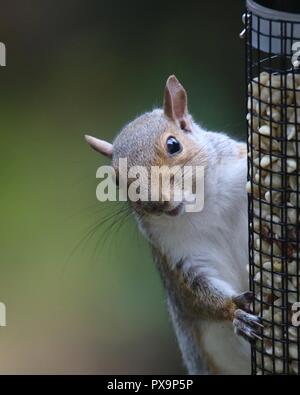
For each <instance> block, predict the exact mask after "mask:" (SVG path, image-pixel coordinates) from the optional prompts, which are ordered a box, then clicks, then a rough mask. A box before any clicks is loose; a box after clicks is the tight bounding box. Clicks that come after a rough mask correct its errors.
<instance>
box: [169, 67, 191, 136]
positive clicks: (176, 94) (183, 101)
mask: <svg viewBox="0 0 300 395" xmlns="http://www.w3.org/2000/svg"><path fill="white" fill-rule="evenodd" d="M187 102H188V100H187V94H186V91H185V89H184V87H183V86H182V85H181V83H180V82H179V81H178V79H177V78H176V77H175V75H171V76H170V77H169V78H168V80H167V84H166V88H165V97H164V113H165V115H166V116H167V117H168V118H170V119H172V120H173V121H175V122H176V123H178V124H179V125H180V127H181V129H187V128H188V127H187V126H188V124H189V121H188V104H187Z"/></svg>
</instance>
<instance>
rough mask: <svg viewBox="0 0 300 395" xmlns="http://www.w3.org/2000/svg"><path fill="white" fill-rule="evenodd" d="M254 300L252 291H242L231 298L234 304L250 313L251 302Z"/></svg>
mask: <svg viewBox="0 0 300 395" xmlns="http://www.w3.org/2000/svg"><path fill="white" fill-rule="evenodd" d="M253 300H254V294H253V292H250V291H248V292H244V293H243V294H241V295H238V296H236V297H234V298H233V301H234V303H235V304H236V306H237V307H238V308H239V309H241V310H245V311H247V313H251V304H252V302H253Z"/></svg>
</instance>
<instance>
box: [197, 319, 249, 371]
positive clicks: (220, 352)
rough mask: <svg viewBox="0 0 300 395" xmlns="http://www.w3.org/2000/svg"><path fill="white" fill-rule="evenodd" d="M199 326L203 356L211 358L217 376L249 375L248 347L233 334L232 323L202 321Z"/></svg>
mask: <svg viewBox="0 0 300 395" xmlns="http://www.w3.org/2000/svg"><path fill="white" fill-rule="evenodd" d="M199 326H200V328H199V329H200V331H201V338H202V348H203V349H204V354H205V355H208V356H210V357H211V358H212V362H213V364H214V365H215V367H216V370H217V372H218V374H221V375H249V374H250V373H251V364H250V361H251V358H250V345H249V344H248V343H247V342H246V341H245V340H244V339H242V338H241V337H238V336H236V335H235V334H234V332H233V329H232V323H230V322H212V321H202V322H201V323H200V324H199Z"/></svg>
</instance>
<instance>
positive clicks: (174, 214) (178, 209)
mask: <svg viewBox="0 0 300 395" xmlns="http://www.w3.org/2000/svg"><path fill="white" fill-rule="evenodd" d="M182 209H183V203H180V204H179V205H178V206H177V207H175V208H174V209H172V210H170V211H165V214H167V215H169V216H170V217H177V216H178V215H179V214H181V212H182Z"/></svg>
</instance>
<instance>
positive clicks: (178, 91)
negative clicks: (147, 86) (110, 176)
mask: <svg viewBox="0 0 300 395" xmlns="http://www.w3.org/2000/svg"><path fill="white" fill-rule="evenodd" d="M197 135H198V136H199V127H198V126H197V125H196V124H194V122H193V119H192V116H191V115H190V114H189V112H188V99H187V93H186V91H185V89H184V88H183V86H182V85H181V84H180V82H179V81H178V80H177V78H176V77H175V76H174V75H172V76H170V77H169V78H168V80H167V83H166V87H165V92H164V104H163V109H156V110H153V111H152V112H149V113H145V114H143V115H142V116H140V117H138V118H137V119H135V120H134V121H132V122H130V123H129V124H128V125H127V126H125V127H124V128H123V130H122V131H121V132H120V134H119V135H118V136H117V138H116V139H115V141H114V143H113V144H110V143H108V142H106V141H103V140H99V139H96V138H94V137H91V136H85V138H86V141H87V142H88V144H89V145H90V146H91V147H92V148H93V149H95V150H96V151H97V152H99V153H101V154H102V155H104V156H106V157H108V158H110V159H111V160H112V166H113V167H114V169H115V171H116V174H117V177H118V175H119V172H118V166H119V160H120V159H124V158H126V160H127V165H128V169H129V168H132V167H133V166H142V167H144V168H146V169H147V171H148V174H150V173H151V171H150V169H151V168H153V166H157V167H163V166H165V167H167V168H175V167H178V166H179V167H180V168H182V167H184V166H192V165H201V166H205V165H206V153H205V150H204V149H203V148H202V147H201V145H200V144H199V140H198V139H197ZM171 182H172V179H171ZM129 183H130V179H129V181H128V186H129ZM171 187H172V185H171ZM175 187H176V185H175V183H174V179H173V188H175ZM169 200H170V199H169ZM133 206H134V207H133V208H134V209H135V210H136V211H137V212H139V211H140V212H143V213H144V212H146V213H148V214H156V215H157V214H161V213H169V214H170V215H177V214H178V213H179V211H180V210H179V207H180V208H182V205H180V204H178V203H175V202H172V200H171V201H167V200H166V199H165V198H164V196H163V195H162V194H160V198H159V201H156V202H147V203H146V202H143V203H142V202H136V203H133Z"/></svg>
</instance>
